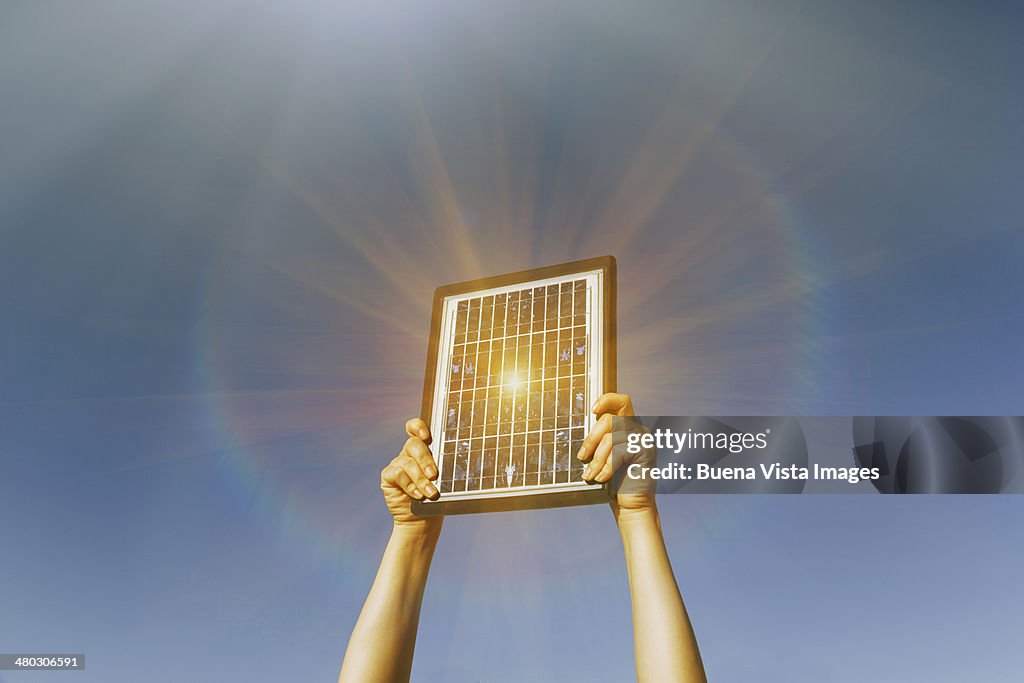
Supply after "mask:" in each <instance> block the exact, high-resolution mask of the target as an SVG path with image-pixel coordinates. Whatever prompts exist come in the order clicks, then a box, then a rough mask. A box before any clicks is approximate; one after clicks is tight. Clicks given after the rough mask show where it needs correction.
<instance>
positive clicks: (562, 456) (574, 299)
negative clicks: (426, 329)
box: [413, 256, 615, 515]
mask: <svg viewBox="0 0 1024 683" xmlns="http://www.w3.org/2000/svg"><path fill="white" fill-rule="evenodd" d="M614 383H615V260H614V258H612V257H611V256H607V257H601V258H596V259H588V260H586V261H576V262H573V263H566V264H561V265H557V266H550V267H547V268H538V269H534V270H529V271H523V272H519V273H512V274H509V275H502V276H497V277H493V278H484V279H482V280H473V281H471V282H462V283H457V284H453V285H447V286H444V287H440V288H439V289H438V290H437V291H436V292H435V296H434V311H433V317H432V323H431V332H430V344H429V347H428V354H427V372H426V379H425V382H424V391H423V409H422V417H423V419H424V420H425V421H426V422H427V423H428V424H429V425H430V431H431V434H432V435H433V438H434V441H433V443H432V444H431V449H432V451H433V453H434V458H435V459H436V460H437V464H438V469H439V470H440V476H439V477H438V480H437V482H436V483H437V488H438V490H439V491H440V494H441V495H440V499H439V500H437V501H423V502H417V501H414V506H413V510H414V512H415V513H416V514H419V515H434V514H458V513H465V512H484V511H490V510H511V509H521V508H536V507H553V506H560V505H575V504H583V503H592V502H599V501H606V500H607V496H608V494H607V490H606V488H603V487H600V486H596V485H593V484H587V483H586V482H584V481H583V480H582V478H581V474H582V471H583V464H582V463H580V462H579V460H577V459H576V457H575V456H576V453H577V451H578V450H579V448H580V445H581V443H582V441H583V438H584V437H585V436H586V434H587V432H588V431H589V429H590V427H591V426H592V424H593V422H594V420H595V418H594V415H593V414H592V413H591V411H590V406H591V405H592V404H593V402H594V400H595V399H596V398H597V397H598V396H600V395H601V394H602V393H604V392H607V391H613V390H614Z"/></svg>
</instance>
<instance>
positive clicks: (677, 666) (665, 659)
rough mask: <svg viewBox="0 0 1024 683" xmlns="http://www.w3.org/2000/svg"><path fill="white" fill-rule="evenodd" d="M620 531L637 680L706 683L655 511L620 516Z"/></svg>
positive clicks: (647, 682) (644, 682)
mask: <svg viewBox="0 0 1024 683" xmlns="http://www.w3.org/2000/svg"><path fill="white" fill-rule="evenodd" d="M619 531H620V533H621V535H622V545H623V548H624V549H625V552H626V569H627V571H628V573H629V592H630V598H631V602H632V608H633V642H634V644H635V652H636V671H637V680H638V681H640V683H649V682H651V681H659V682H660V681H685V682H687V683H692V682H696V681H701V682H703V681H706V680H707V679H706V678H705V675H704V667H703V664H702V663H701V659H700V651H699V650H698V648H697V640H696V638H695V637H694V633H693V627H692V626H691V624H690V619H689V616H688V615H687V614H686V607H685V606H684V604H683V599H682V596H681V595H680V593H679V588H678V586H677V585H676V580H675V577H674V576H673V574H672V565H671V563H670V562H669V558H668V552H667V551H666V549H665V541H664V539H663V538H662V534H661V521H660V519H659V518H658V512H657V509H656V508H653V507H652V508H650V509H647V510H642V511H635V512H634V513H633V514H630V515H620V518H619Z"/></svg>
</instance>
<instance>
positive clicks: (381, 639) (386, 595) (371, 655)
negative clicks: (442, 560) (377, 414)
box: [338, 420, 444, 683]
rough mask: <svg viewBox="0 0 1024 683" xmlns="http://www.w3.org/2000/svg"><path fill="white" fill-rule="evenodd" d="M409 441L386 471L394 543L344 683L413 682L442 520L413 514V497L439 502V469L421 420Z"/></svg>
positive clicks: (410, 428)
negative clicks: (425, 597)
mask: <svg viewBox="0 0 1024 683" xmlns="http://www.w3.org/2000/svg"><path fill="white" fill-rule="evenodd" d="M406 432H407V433H408V434H409V440H408V441H406V442H405V447H404V448H403V449H402V452H401V453H399V454H398V456H397V457H396V458H395V459H394V460H392V461H391V462H390V463H389V464H388V466H387V467H385V468H384V470H383V471H382V472H381V483H380V487H381V491H382V492H383V493H384V501H385V503H387V506H388V509H389V510H390V511H391V515H392V517H393V518H394V525H393V527H392V531H391V539H390V540H389V541H388V545H387V548H385V550H384V557H383V558H382V559H381V561H380V567H379V569H378V570H377V577H376V578H375V579H374V581H373V586H372V587H371V588H370V593H369V595H367V597H366V602H365V603H364V604H363V609H362V611H361V612H360V613H359V618H358V619H357V620H356V625H355V628H354V629H352V635H351V637H350V638H349V641H348V648H347V649H346V650H345V660H344V661H343V662H342V665H341V673H340V675H339V677H338V681H339V683H354V682H358V683H376V682H378V681H380V682H381V683H393V682H395V681H408V680H409V674H410V672H411V670H412V656H413V650H414V649H415V646H416V629H417V626H418V625H419V619H420V606H421V605H422V603H423V590H424V587H425V586H426V583H427V573H428V572H429V570H430V561H431V559H432V558H433V556H434V549H435V547H436V546H437V539H438V537H439V536H440V534H441V524H442V522H443V520H444V518H443V517H432V518H420V517H416V516H415V515H413V514H412V510H411V509H410V505H411V501H412V499H413V498H415V499H417V500H423V499H424V498H436V497H437V495H438V492H437V488H436V487H435V486H434V484H433V482H432V480H435V479H437V475H438V472H437V465H436V464H435V462H434V458H433V456H432V455H431V454H430V449H429V448H428V447H427V443H428V442H429V441H430V432H429V430H428V429H427V425H426V424H425V423H424V422H423V421H422V420H410V421H409V422H408V423H406Z"/></svg>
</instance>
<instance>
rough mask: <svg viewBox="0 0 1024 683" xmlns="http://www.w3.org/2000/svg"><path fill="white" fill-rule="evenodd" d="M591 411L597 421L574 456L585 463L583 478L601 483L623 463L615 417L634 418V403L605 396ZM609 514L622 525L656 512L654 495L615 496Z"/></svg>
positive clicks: (618, 396) (625, 396) (621, 397)
mask: <svg viewBox="0 0 1024 683" xmlns="http://www.w3.org/2000/svg"><path fill="white" fill-rule="evenodd" d="M593 412H594V414H595V415H598V416H599V418H598V420H597V422H596V423H595V424H594V428H593V429H591V430H590V433H589V434H587V437H586V438H585V439H584V440H583V446H582V447H581V448H580V451H579V453H578V454H577V455H576V457H577V458H579V459H580V460H581V461H582V462H585V463H587V466H586V467H585V468H584V470H583V479H584V481H587V482H594V483H598V484H603V483H605V482H608V481H611V479H612V477H613V476H614V475H615V471H616V469H618V467H619V466H621V465H622V464H623V462H622V461H623V458H622V457H619V456H618V455H617V454H616V453H615V445H616V444H615V439H614V421H613V418H615V417H633V416H634V415H636V413H635V411H634V410H633V401H632V399H630V397H629V395H628V394H615V393H607V394H604V395H602V396H601V397H600V398H598V399H597V401H595V402H594V407H593ZM611 506H612V514H614V515H615V520H616V521H617V522H619V523H620V524H621V522H622V520H623V519H624V518H627V517H629V516H631V515H634V514H642V513H644V512H650V511H653V510H654V509H655V503H654V494H653V493H618V494H616V495H615V496H614V497H613V498H612V500H611Z"/></svg>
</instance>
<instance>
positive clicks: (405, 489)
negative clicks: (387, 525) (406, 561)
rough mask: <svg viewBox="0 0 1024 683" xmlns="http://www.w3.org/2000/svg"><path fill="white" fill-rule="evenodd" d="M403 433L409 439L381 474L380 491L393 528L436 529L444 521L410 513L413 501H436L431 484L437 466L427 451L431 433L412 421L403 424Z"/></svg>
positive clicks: (432, 484) (423, 425)
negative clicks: (392, 521)
mask: <svg viewBox="0 0 1024 683" xmlns="http://www.w3.org/2000/svg"><path fill="white" fill-rule="evenodd" d="M405 432H406V434H408V435H409V439H408V440H407V441H406V442H405V446H403V447H402V452H401V453H399V454H398V455H397V456H395V458H394V460H392V461H391V462H390V463H388V465H387V466H386V467H385V468H384V469H383V470H382V471H381V473H380V490H381V492H383V494H384V502H385V503H386V504H387V506H388V510H389V511H390V512H391V516H392V517H393V518H394V520H395V526H396V527H404V528H409V529H412V530H424V531H426V530H429V529H432V528H435V527H439V526H440V525H441V522H442V520H443V519H444V518H443V517H440V516H438V517H417V516H416V515H414V514H413V512H412V500H413V498H415V499H416V500H424V499H427V498H429V499H431V500H436V499H437V498H438V496H439V495H440V493H439V492H438V490H437V487H436V486H435V485H434V483H433V482H434V480H436V479H437V476H438V470H437V463H436V462H434V456H433V455H431V453H430V449H429V448H428V447H427V444H428V443H430V429H429V428H428V427H427V424H426V423H425V422H424V421H423V420H421V419H419V418H413V419H411V420H409V421H408V422H406V423H405Z"/></svg>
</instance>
